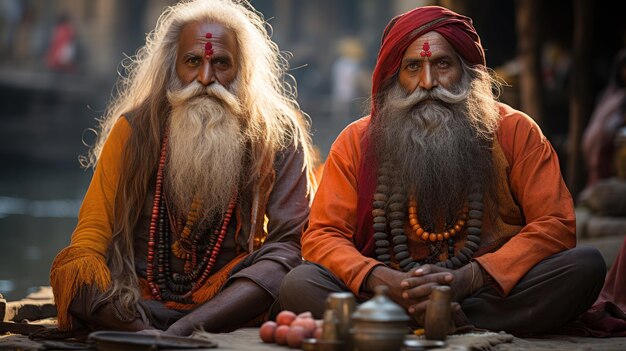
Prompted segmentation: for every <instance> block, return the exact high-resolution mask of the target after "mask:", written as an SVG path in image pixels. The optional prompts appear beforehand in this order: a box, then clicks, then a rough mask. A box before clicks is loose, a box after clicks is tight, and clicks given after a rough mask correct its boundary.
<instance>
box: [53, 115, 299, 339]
mask: <svg viewBox="0 0 626 351" xmlns="http://www.w3.org/2000/svg"><path fill="white" fill-rule="evenodd" d="M132 128H133V127H132V123H131V122H129V120H128V119H127V118H125V117H122V118H120V119H119V120H118V121H117V122H116V124H115V125H114V127H113V129H112V130H111V133H110V134H109V136H108V138H107V140H106V142H105V145H104V147H103V149H102V153H101V155H100V158H99V160H98V164H97V166H96V168H95V172H94V175H93V178H92V180H91V184H90V185H89V189H88V190H87V194H86V195H85V198H84V200H83V203H82V206H81V209H80V212H79V214H78V225H77V226H76V229H75V230H74V233H73V234H72V240H71V243H70V245H69V246H68V247H66V248H65V249H63V251H61V252H60V253H59V254H58V255H57V257H56V258H55V261H54V263H53V265H52V268H51V272H50V282H51V285H52V288H53V292H54V296H55V303H56V305H57V310H58V320H59V328H61V329H69V328H71V319H70V318H69V315H68V307H69V304H70V303H71V301H72V299H73V298H74V297H75V296H76V293H77V292H78V290H79V289H80V288H81V287H82V286H83V285H87V286H95V287H96V288H98V290H99V291H101V292H102V291H106V289H107V288H108V287H109V286H110V284H111V277H110V272H109V269H108V267H107V265H106V262H105V257H106V251H107V249H108V247H109V243H110V241H111V237H112V228H113V218H114V214H115V208H114V206H115V196H116V194H117V192H118V183H119V177H120V173H121V170H122V166H123V165H122V162H121V160H122V153H123V150H124V148H125V146H126V141H127V140H128V138H129V137H130V135H131V133H132ZM266 168H267V169H266V170H265V171H264V172H263V174H262V175H261V177H259V180H258V181H257V182H256V184H253V185H251V186H249V187H247V188H246V189H244V191H243V192H242V193H241V196H240V199H239V200H238V205H237V209H236V214H235V217H236V220H237V223H236V227H237V228H236V233H235V235H234V236H231V235H228V236H227V237H226V238H225V239H224V242H223V243H222V250H221V251H220V254H219V255H218V258H217V260H216V265H215V267H214V273H212V275H211V276H210V277H209V279H208V280H207V282H206V283H205V284H204V286H203V288H201V289H199V290H198V291H196V293H194V295H193V296H192V297H193V301H194V302H195V303H196V304H201V303H202V302H204V301H207V300H209V299H210V298H211V297H212V296H213V295H214V294H216V293H217V292H218V291H219V289H220V288H221V287H222V286H223V285H224V284H226V283H227V281H226V280H227V279H228V280H230V281H232V280H234V279H236V278H242V277H245V278H247V279H250V280H252V281H253V282H255V283H256V284H257V285H259V286H260V287H261V288H263V289H265V290H266V291H267V292H268V293H269V294H270V295H271V296H272V297H274V298H276V296H277V295H278V289H279V287H280V283H281V282H282V278H283V277H284V275H285V274H287V272H288V271H289V270H291V269H292V268H293V267H295V266H296V265H298V264H300V262H301V254H300V245H299V244H300V235H301V233H302V228H303V227H304V225H306V221H307V219H308V214H309V193H308V189H309V186H308V184H309V183H308V178H307V171H306V168H305V165H304V156H303V152H302V150H301V149H297V150H296V149H295V148H293V147H288V148H285V149H284V150H281V151H280V152H279V153H277V154H276V155H275V158H274V160H273V162H272V161H271V160H270V161H269V162H268V166H267V167H266ZM151 191H153V189H152V190H151ZM148 195H149V196H147V199H146V203H145V204H144V208H143V209H142V211H141V213H140V217H139V220H138V223H137V225H136V228H135V231H134V232H133V239H134V240H133V245H134V250H135V252H134V256H135V267H136V269H137V267H139V266H141V265H143V266H144V267H145V262H146V256H147V245H148V244H147V235H148V227H149V223H150V214H151V208H152V207H151V206H152V201H153V200H152V199H153V194H148ZM243 256H245V258H243V259H242V257H243ZM172 261H176V260H175V258H172ZM172 264H174V263H172ZM173 269H174V267H173ZM140 278H141V276H140ZM140 280H141V279H140ZM144 285H145V284H144ZM205 287H206V289H205ZM144 288H145V287H144ZM144 290H145V289H144ZM196 295H197V296H196ZM144 297H145V298H151V296H150V294H145V291H144ZM170 302H171V301H170ZM170 302H168V303H166V306H167V307H168V308H173V309H182V308H181V306H179V305H177V304H171V303H170ZM190 307H195V306H190Z"/></svg>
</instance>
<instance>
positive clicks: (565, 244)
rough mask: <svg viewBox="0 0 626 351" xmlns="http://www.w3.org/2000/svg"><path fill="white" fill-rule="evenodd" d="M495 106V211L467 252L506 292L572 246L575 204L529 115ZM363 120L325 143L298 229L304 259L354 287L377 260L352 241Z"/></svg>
mask: <svg viewBox="0 0 626 351" xmlns="http://www.w3.org/2000/svg"><path fill="white" fill-rule="evenodd" d="M499 111H500V115H501V117H502V119H501V121H500V125H499V128H498V130H497V132H496V142H495V143H494V147H493V157H494V167H495V168H496V170H495V171H496V178H497V182H498V185H497V189H498V194H497V201H498V210H497V215H496V216H494V217H495V219H494V220H493V221H492V223H487V222H486V221H485V220H483V222H484V223H483V228H482V234H481V243H480V248H479V250H478V251H477V252H476V253H475V255H474V259H475V260H476V261H478V263H480V265H481V266H482V267H483V268H484V269H485V270H486V271H487V272H488V273H489V274H490V275H491V277H492V278H493V279H494V280H495V282H496V283H497V285H498V287H499V288H500V290H501V292H502V293H503V294H504V295H507V294H508V293H509V292H510V291H511V289H512V288H513V287H514V286H515V285H516V284H517V282H518V281H519V279H520V278H521V277H522V276H523V275H524V274H526V272H527V271H528V270H530V269H531V268H532V267H533V266H534V265H535V264H537V263H538V262H540V261H541V260H543V259H545V258H546V257H548V256H550V255H553V254H555V253H558V252H560V251H563V250H565V249H568V248H572V247H574V246H575V244H576V235H575V215H574V205H573V201H572V197H571V195H570V193H569V191H568V190H567V188H566V186H565V183H564V182H563V179H562V176H561V172H560V167H559V161H558V158H557V155H556V152H555V151H554V149H553V148H552V146H551V145H550V143H549V141H548V140H547V139H546V137H545V136H544V135H543V134H542V132H541V130H540V129H539V126H537V124H536V123H535V122H534V121H533V120H532V119H531V118H530V117H528V116H527V115H525V114H524V113H522V112H520V111H517V110H514V109H513V108H511V107H509V106H507V105H505V104H500V105H499ZM369 123H370V117H369V116H368V117H364V118H361V119H360V120H358V121H356V122H354V123H352V124H350V125H349V126H348V127H346V129H345V130H343V131H342V132H341V134H340V135H339V137H338V138H337V140H336V141H335V142H334V144H333V145H332V147H331V150H330V152H329V155H328V158H327V160H326V163H325V166H324V173H323V175H322V179H321V182H320V185H319V188H318V190H317V193H316V195H315V198H314V201H313V205H312V207H311V214H310V217H309V226H308V229H307V230H306V231H305V233H304V234H303V235H302V255H303V257H304V259H305V260H307V261H311V262H315V263H319V264H321V265H323V266H325V267H326V268H328V269H329V270H330V271H332V272H333V273H334V274H335V275H337V276H338V277H339V278H340V279H341V280H342V281H343V282H344V283H345V284H346V285H347V286H348V287H349V288H350V290H352V292H353V293H355V294H359V293H360V292H361V288H362V286H363V283H364V280H365V279H366V277H367V276H368V274H369V273H370V272H371V271H372V269H374V267H376V266H378V265H382V263H381V262H379V261H377V260H376V259H375V258H373V257H366V256H363V255H362V254H361V253H360V252H359V250H358V249H357V248H356V247H355V245H354V242H353V235H354V233H355V232H356V231H357V229H358V228H357V218H356V204H357V200H358V198H357V196H358V186H359V184H358V182H357V176H358V170H359V165H360V162H361V157H362V152H361V137H362V135H363V133H364V132H365V131H366V130H367V128H368V126H369ZM370 225H371V224H370ZM407 228H408V227H406V226H405V232H407V233H411V232H410V231H407V230H406V229H407ZM407 236H408V237H409V250H410V252H411V254H412V257H413V258H414V259H417V260H421V259H424V258H425V257H426V254H427V252H428V249H427V248H426V245H425V244H424V243H423V242H421V239H419V240H418V239H417V238H416V237H415V235H414V234H413V235H411V234H409V235H407ZM465 237H466V233H465V232H462V233H461V234H460V235H458V236H457V242H458V245H457V248H458V247H462V245H463V244H464V242H465ZM457 250H458V249H457Z"/></svg>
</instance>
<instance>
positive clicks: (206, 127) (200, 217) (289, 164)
mask: <svg viewBox="0 0 626 351" xmlns="http://www.w3.org/2000/svg"><path fill="white" fill-rule="evenodd" d="M146 43H147V44H146V46H145V47H143V48H142V49H141V50H140V51H139V52H138V55H137V57H136V58H134V61H133V64H132V65H131V66H130V68H129V72H128V77H127V78H126V79H123V80H122V81H121V86H120V87H121V89H120V91H119V94H118V96H117V97H116V98H115V99H114V100H113V101H112V102H111V104H110V106H109V107H108V109H107V113H106V115H105V116H104V118H103V120H102V121H101V126H100V127H101V128H100V134H99V139H98V141H97V143H96V144H95V147H94V148H93V149H92V150H91V152H90V154H89V158H87V159H86V160H85V161H87V163H88V165H90V166H91V165H93V166H95V173H94V176H93V179H92V181H91V185H90V186H89V189H88V191H87V194H86V196H85V199H84V201H83V205H82V207H81V210H80V213H79V218H78V225H77V227H76V229H75V231H74V233H73V235H72V240H71V244H70V245H69V246H68V247H67V248H65V249H64V250H63V251H61V252H60V253H59V254H58V255H57V257H56V259H55V261H54V263H53V265H52V268H51V276H50V277H51V285H52V288H53V291H54V296H55V301H56V305H57V309H58V322H59V327H60V329H62V330H69V329H76V328H79V327H86V328H89V329H90V330H98V329H115V330H126V331H138V330H147V331H148V333H161V331H164V333H165V334H171V335H189V334H191V333H192V332H193V330H194V329H203V330H206V331H212V332H220V331H227V330H232V329H234V328H237V327H240V326H244V325H245V326H253V325H258V324H259V323H260V322H262V321H263V320H264V318H266V316H267V311H268V309H269V307H270V306H271V305H272V303H273V302H274V301H275V299H276V297H277V294H278V289H279V286H280V283H281V281H282V278H283V277H284V276H285V274H286V273H287V272H288V271H289V270H290V269H292V268H293V267H295V266H297V265H298V264H300V263H301V252H300V236H301V232H302V229H303V226H304V225H305V224H306V221H307V219H308V215H309V206H310V198H311V197H312V191H313V190H314V186H315V182H314V179H313V178H312V177H311V174H312V173H311V171H312V169H313V166H314V165H313V164H312V163H313V156H312V155H313V153H312V147H311V142H310V135H309V131H308V122H307V121H306V120H305V119H304V118H303V116H304V115H303V113H302V112H301V111H300V110H299V108H298V105H297V103H296V102H295V100H294V93H295V91H293V90H292V89H289V88H287V87H286V85H285V83H286V82H284V81H283V77H284V74H285V70H286V68H287V64H286V61H285V60H284V58H283V57H282V56H281V55H280V53H279V50H278V47H277V46H276V44H275V43H273V42H272V41H271V40H270V38H269V35H268V33H267V30H266V26H265V23H264V20H263V19H262V17H261V15H260V14H258V13H257V12H256V11H255V10H254V9H253V8H252V7H251V6H250V5H249V4H248V3H247V2H245V1H238V0H212V1H206V0H197V1H185V2H181V3H179V4H177V5H175V6H172V7H170V8H168V9H167V10H166V11H165V12H164V13H163V14H162V16H161V17H160V19H159V21H158V24H157V27H156V29H155V31H154V32H152V33H151V34H150V35H149V37H148V38H147V41H146Z"/></svg>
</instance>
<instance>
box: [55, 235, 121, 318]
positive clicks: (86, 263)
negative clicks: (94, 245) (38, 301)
mask: <svg viewBox="0 0 626 351" xmlns="http://www.w3.org/2000/svg"><path fill="white" fill-rule="evenodd" d="M50 285H51V286H52V292H53V293H54V301H55V304H56V306H57V319H58V327H59V329H60V330H71V329H72V318H70V316H69V312H68V309H69V306H70V303H71V302H72V299H74V296H76V294H77V293H78V291H79V289H80V288H81V287H83V286H85V285H89V286H95V287H97V288H98V289H100V291H105V290H107V289H108V288H109V286H110V285H111V273H110V271H109V268H108V267H107V264H106V261H105V259H104V257H103V256H102V255H100V254H98V253H97V252H95V251H93V250H91V249H88V248H82V247H76V246H69V247H66V248H65V249H63V250H62V251H61V252H60V253H59V254H58V255H57V256H56V258H55V259H54V262H53V263H52V268H51V269H50Z"/></svg>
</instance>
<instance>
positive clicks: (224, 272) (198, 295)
mask: <svg viewBox="0 0 626 351" xmlns="http://www.w3.org/2000/svg"><path fill="white" fill-rule="evenodd" d="M246 256H247V254H245V253H242V254H240V255H239V256H237V257H235V258H234V259H233V260H232V261H230V262H229V263H227V264H226V265H224V267H222V268H221V269H220V270H219V271H217V272H215V274H213V275H211V276H210V277H209V279H207V281H206V282H205V283H204V285H203V286H202V287H201V288H200V289H198V290H196V292H194V293H193V294H192V295H191V299H192V300H193V304H182V303H178V302H174V301H167V302H165V307H167V308H169V309H173V310H192V309H195V308H196V307H198V306H200V305H202V304H203V303H205V302H207V301H208V300H210V299H212V298H213V297H214V296H215V295H216V294H217V293H218V292H219V291H220V289H221V288H222V286H224V283H226V281H227V280H228V277H230V273H231V272H232V270H233V268H234V267H235V266H236V265H237V264H238V263H239V262H241V260H242V259H244V258H245V257H246ZM139 286H140V289H141V297H142V298H143V299H145V300H154V296H152V293H150V287H149V286H148V281H147V280H145V279H139Z"/></svg>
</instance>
